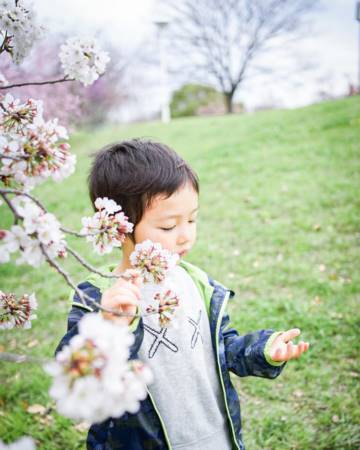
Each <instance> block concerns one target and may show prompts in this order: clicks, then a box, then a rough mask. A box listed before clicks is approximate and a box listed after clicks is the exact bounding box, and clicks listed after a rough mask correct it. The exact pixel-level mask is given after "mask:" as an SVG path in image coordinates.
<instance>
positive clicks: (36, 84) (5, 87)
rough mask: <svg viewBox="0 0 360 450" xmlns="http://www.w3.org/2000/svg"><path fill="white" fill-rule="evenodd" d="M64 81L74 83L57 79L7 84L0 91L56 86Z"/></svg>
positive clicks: (64, 79) (65, 79)
mask: <svg viewBox="0 0 360 450" xmlns="http://www.w3.org/2000/svg"><path fill="white" fill-rule="evenodd" d="M64 81H75V79H74V78H66V77H64V78H59V79H58V80H49V81H29V82H27V83H15V84H8V85H7V86H0V89H3V90H4V89H12V88H15V87H22V86H43V85H45V84H56V83H63V82H64Z"/></svg>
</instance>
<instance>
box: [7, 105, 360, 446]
mask: <svg viewBox="0 0 360 450" xmlns="http://www.w3.org/2000/svg"><path fill="white" fill-rule="evenodd" d="M135 136H145V137H151V138H154V139H157V140H160V141H163V142H165V143H167V144H168V145H170V146H172V147H173V148H174V149H175V150H177V151H178V152H179V153H180V154H181V155H183V156H184V157H185V159H187V160H188V161H189V162H190V163H191V164H192V166H193V167H194V168H195V170H196V171H197V172H198V173H199V176H200V181H201V196H200V205H201V209H200V218H199V229H198V235H199V237H198V242H197V244H196V246H195V248H194V250H193V251H192V253H191V254H190V255H189V257H188V260H189V261H190V262H193V263H195V264H197V265H199V266H200V267H202V268H203V269H204V270H206V271H208V272H209V273H210V274H211V275H212V276H213V277H214V278H216V279H218V280H220V281H221V282H222V283H223V284H225V285H227V286H228V287H231V289H233V290H234V291H235V292H236V294H237V295H236V297H235V298H234V299H233V301H232V302H231V304H230V305H229V308H230V313H231V317H232V320H233V324H234V325H235V326H236V327H237V329H238V330H239V332H240V333H242V334H245V333H246V332H248V331H251V330H255V329H259V328H274V329H280V330H282V329H287V328H291V327H299V328H300V329H301V330H302V338H303V339H304V340H308V341H309V342H310V343H311V347H310V350H309V352H308V353H307V354H306V355H305V356H303V357H302V358H301V359H300V360H298V361H290V362H289V363H288V365H287V368H286V369H285V370H284V372H283V374H282V375H281V376H280V377H279V378H278V379H276V380H264V379H257V378H236V377H234V383H235V384H236V387H237V389H238V391H239V394H240V398H241V404H242V415H243V426H244V439H245V444H246V445H247V448H248V449H250V450H257V449H259V450H270V449H271V450H282V449H283V450H288V449H294V450H295V449H298V450H302V449H316V450H320V449H324V450H325V449H337V450H340V449H355V448H359V447H360V425H359V424H360V417H359V416H360V409H359V407H358V401H357V399H358V398H359V377H360V371H359V360H358V355H359V340H360V339H359V297H360V295H359V291H360V275H359V270H358V269H359V263H360V261H359V260H360V257H359V256H360V255H359V224H360V204H359V203H360V202H359V198H360V197H359V192H360V189H359V188H360V97H353V98H350V99H345V100H339V101H335V102H325V103H321V104H318V105H313V106H310V107H306V108H302V109H298V110H292V111H269V112H260V113H256V114H248V115H233V116H229V117H211V118H188V119H177V120H176V121H173V122H172V123H170V124H169V125H163V124H160V123H148V124H136V125H131V126H126V127H116V128H115V127H107V128H104V129H100V130H82V131H81V132H77V133H75V134H74V135H73V137H72V139H71V143H72V149H73V151H74V152H75V153H76V154H77V155H78V165H77V171H76V174H74V175H73V176H71V177H70V178H68V179H67V180H66V181H65V182H63V183H61V184H55V183H50V182H49V183H47V184H46V185H45V186H43V187H42V188H41V189H37V190H36V193H37V194H38V196H39V197H40V198H41V199H42V200H43V202H44V204H45V205H46V206H47V207H48V208H49V209H50V210H51V211H52V212H54V213H55V214H56V215H57V217H58V218H59V219H60V220H61V221H62V223H63V224H64V225H65V226H67V227H69V228H73V229H80V218H81V217H82V216H84V215H90V214H91V208H90V203H89V200H88V195H87V190H86V176H87V172H88V167H89V162H90V159H89V155H90V154H91V153H92V152H93V151H95V150H97V149H99V148H100V147H101V146H103V145H105V144H107V143H109V142H113V141H116V140H121V139H124V138H127V137H135ZM0 215H1V219H0V224H1V226H2V227H6V226H8V225H9V224H10V223H11V217H10V215H9V214H8V213H7V211H6V209H5V207H4V206H2V207H0ZM69 242H70V243H71V244H72V246H73V247H74V248H76V249H77V250H78V251H79V252H81V253H82V254H83V255H84V256H85V257H86V258H87V259H88V260H89V261H90V262H91V263H93V264H95V265H103V264H105V263H106V262H108V261H110V260H117V259H119V257H120V254H119V253H113V254H111V255H109V256H107V257H106V258H104V257H103V258H100V257H98V256H96V255H95V254H94V253H93V252H92V250H91V248H90V247H89V246H88V245H86V244H85V243H84V242H79V241H76V240H74V239H69ZM66 269H67V270H68V271H69V272H70V273H71V274H72V277H73V279H74V280H75V281H77V282H80V281H81V280H82V278H83V277H84V275H85V273H86V272H85V271H84V270H83V269H82V268H81V267H80V266H79V265H78V264H77V263H76V262H74V261H72V260H70V259H69V260H68V261H67V262H66ZM0 277H1V283H0V289H1V290H3V291H13V292H15V293H17V294H21V293H23V292H28V293H31V292H33V291H35V292H36V295H37V298H38V301H39V303H40V307H39V311H38V320H36V321H34V322H33V328H32V329H31V330H27V331H18V332H16V331H11V332H6V334H5V333H4V332H3V333H2V335H1V341H0V349H1V350H6V351H11V352H14V353H25V352H26V353H28V354H31V355H35V356H40V355H41V356H51V355H52V354H53V351H54V349H55V346H56V345H57V343H58V341H59V339H60V338H61V336H62V335H63V334H64V332H65V327H66V315H67V311H68V310H69V305H70V303H69V300H68V292H69V288H68V287H67V285H66V284H65V283H64V282H63V280H62V279H61V278H60V276H59V275H58V274H56V273H54V272H53V270H52V269H51V268H49V267H45V266H44V267H43V268H41V270H33V269H31V268H30V267H27V266H14V265H12V264H5V265H2V266H1V267H0ZM0 370H1V380H2V383H1V386H0V436H1V437H2V439H5V440H6V441H12V440H14V439H15V438H17V437H19V436H21V435H24V434H26V435H31V436H33V437H34V438H35V439H36V440H37V443H38V448H39V449H44V450H52V449H65V448H66V449H80V448H84V440H85V436H86V433H85V432H84V431H82V430H81V427H75V426H74V424H73V423H72V422H70V421H69V420H67V419H65V418H63V417H61V416H59V415H58V414H57V413H56V412H55V411H54V410H53V409H52V408H53V404H52V402H51V400H50V399H49V397H48V395H47V389H48V387H49V383H50V380H49V378H48V377H47V376H45V375H44V373H43V371H42V370H41V369H40V368H39V367H36V366H34V365H30V364H22V365H16V364H9V363H1V366H0ZM33 404H41V405H44V406H46V407H48V408H49V409H48V410H47V412H46V413H44V414H43V415H40V414H30V413H28V412H27V408H28V406H29V405H33Z"/></svg>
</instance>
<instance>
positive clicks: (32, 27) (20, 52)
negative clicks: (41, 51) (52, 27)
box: [0, 0, 44, 64]
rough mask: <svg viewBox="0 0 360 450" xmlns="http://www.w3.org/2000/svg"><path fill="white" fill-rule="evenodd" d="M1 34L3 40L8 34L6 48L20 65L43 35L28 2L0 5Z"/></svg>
mask: <svg viewBox="0 0 360 450" xmlns="http://www.w3.org/2000/svg"><path fill="white" fill-rule="evenodd" d="M0 6H1V7H0V32H1V36H2V39H4V36H5V33H7V38H8V40H7V41H6V42H5V43H4V48H5V50H6V51H7V52H9V53H10V54H11V55H12V58H13V60H14V61H15V62H16V63H17V64H19V63H20V62H22V61H23V59H24V58H25V57H26V56H27V55H28V53H29V52H30V50H31V48H32V46H33V44H34V42H35V41H37V40H38V39H39V38H40V37H41V36H42V34H43V31H44V29H43V27H41V26H39V25H38V24H37V21H36V16H35V13H34V10H33V8H32V4H31V2H29V1H27V0H18V1H17V2H15V1H12V2H10V1H5V0H4V1H2V2H1V4H0Z"/></svg>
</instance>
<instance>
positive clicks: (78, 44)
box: [59, 37, 110, 86]
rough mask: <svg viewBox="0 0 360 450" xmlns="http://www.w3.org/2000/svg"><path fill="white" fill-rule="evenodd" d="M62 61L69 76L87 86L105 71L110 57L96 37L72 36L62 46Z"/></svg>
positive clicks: (60, 54) (60, 55)
mask: <svg viewBox="0 0 360 450" xmlns="http://www.w3.org/2000/svg"><path fill="white" fill-rule="evenodd" d="M59 57H60V61H61V65H62V68H63V70H64V73H65V75H66V76H68V77H69V78H74V79H75V80H78V81H80V82H81V83H83V84H84V85H85V86H87V85H89V84H92V83H93V82H94V81H95V80H97V79H98V78H99V75H101V74H103V73H104V72H105V68H106V64H107V63H108V62H109V61H110V58H109V56H108V54H107V53H106V52H104V51H103V50H101V48H100V47H99V45H98V44H97V42H96V40H95V39H83V38H78V37H73V38H70V39H68V40H67V41H66V43H65V44H63V45H62V46H61V48H60V53H59Z"/></svg>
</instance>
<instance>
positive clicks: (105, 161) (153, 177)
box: [88, 139, 199, 239]
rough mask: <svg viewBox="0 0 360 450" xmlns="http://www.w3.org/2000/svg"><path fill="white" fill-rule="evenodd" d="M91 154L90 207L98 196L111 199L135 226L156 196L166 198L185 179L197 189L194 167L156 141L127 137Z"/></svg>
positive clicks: (89, 178) (184, 182)
mask: <svg viewBox="0 0 360 450" xmlns="http://www.w3.org/2000/svg"><path fill="white" fill-rule="evenodd" d="M94 156H95V158H94V161H93V164H92V167H91V170H90V173H89V177H88V183H89V194H90V198H91V201H92V203H93V206H94V203H95V200H96V199H97V198H98V197H108V198H109V199H112V200H114V201H115V202H116V203H118V204H119V205H121V207H122V209H123V211H124V213H125V214H126V215H127V216H128V218H129V220H130V222H132V223H133V224H134V228H135V226H136V225H137V224H138V223H139V222H140V220H141V218H142V216H143V214H144V212H145V209H146V208H147V207H148V206H149V205H150V204H151V201H152V200H153V199H154V197H156V196H157V195H159V194H163V195H164V196H165V197H166V198H168V197H170V196H171V195H172V194H173V193H174V192H176V191H177V190H178V189H179V188H180V187H181V186H183V185H184V184H186V183H187V182H190V184H191V185H192V186H193V188H194V190H195V191H196V192H199V180H198V177H197V175H196V173H195V172H194V170H193V169H192V168H191V167H190V166H189V165H188V164H187V162H186V161H184V160H183V159H182V158H181V157H180V156H179V155H178V154H177V153H176V152H175V151H174V150H172V149H171V148H170V147H168V146H167V145H164V144H160V143H159V142H155V141H151V140H148V139H131V140H126V141H122V142H118V143H115V144H110V145H108V146H106V147H104V148H103V149H101V150H100V151H98V152H97V153H95V155H94ZM94 209H95V206H94ZM131 238H132V239H133V236H131Z"/></svg>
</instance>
